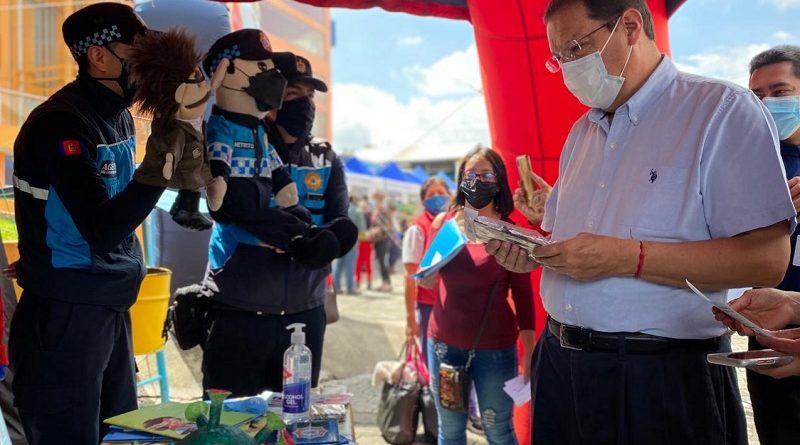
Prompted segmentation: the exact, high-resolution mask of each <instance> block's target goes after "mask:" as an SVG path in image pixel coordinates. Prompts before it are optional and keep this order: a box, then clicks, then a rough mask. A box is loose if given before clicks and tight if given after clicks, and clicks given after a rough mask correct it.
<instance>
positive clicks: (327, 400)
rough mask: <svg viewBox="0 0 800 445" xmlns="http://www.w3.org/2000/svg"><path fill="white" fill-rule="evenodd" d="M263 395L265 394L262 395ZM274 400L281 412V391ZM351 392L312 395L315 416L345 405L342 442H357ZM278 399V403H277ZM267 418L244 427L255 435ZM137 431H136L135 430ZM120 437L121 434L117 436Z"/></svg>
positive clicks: (104, 444)
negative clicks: (343, 440)
mask: <svg viewBox="0 0 800 445" xmlns="http://www.w3.org/2000/svg"><path fill="white" fill-rule="evenodd" d="M262 396H263V395H262ZM271 397H272V398H273V400H270V402H269V411H271V412H275V413H276V414H280V412H281V406H280V404H279V401H280V393H273V395H272V396H271ZM350 397H352V396H351V395H350V394H325V395H314V396H312V407H313V408H312V412H314V410H316V413H317V414H316V415H315V418H317V417H319V416H320V415H322V414H320V413H325V412H326V411H327V410H328V408H330V407H331V406H336V405H338V406H339V413H341V406H344V416H343V417H340V420H339V436H340V437H341V438H342V439H347V442H339V443H340V444H342V445H343V444H345V443H347V444H350V445H352V444H355V427H354V425H353V409H352V406H351V404H350ZM276 400H277V401H278V403H276ZM345 400H346V403H341V404H339V403H332V402H339V401H345ZM160 406H167V405H160ZM184 420H185V419H184ZM265 422H266V421H265V418H264V417H263V416H261V417H257V418H255V419H253V420H251V421H249V422H245V424H243V429H245V431H246V432H247V433H248V434H251V435H255V434H256V433H257V432H259V431H260V430H261V429H262V428H263V427H264V424H265ZM134 433H135V432H134ZM117 437H119V436H117ZM104 440H106V441H104V442H102V443H101V445H113V444H148V445H149V444H155V445H158V444H174V443H176V442H177V440H173V439H170V438H167V437H164V438H163V440H162V438H155V440H153V439H148V440H114V439H113V438H112V436H111V435H107V436H106V437H105V438H104Z"/></svg>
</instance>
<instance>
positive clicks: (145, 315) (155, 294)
mask: <svg viewBox="0 0 800 445" xmlns="http://www.w3.org/2000/svg"><path fill="white" fill-rule="evenodd" d="M171 277H172V271H170V270H169V269H166V268H162V267H151V268H148V269H147V275H146V276H145V277H144V281H142V287H141V288H140V289H139V295H138V297H137V298H136V303H134V304H133V306H131V332H132V337H133V354H134V355H147V354H153V353H155V355H156V368H157V370H158V374H157V375H155V376H152V377H149V378H146V379H144V380H142V381H140V382H139V383H137V384H136V386H137V387H140V386H144V385H149V384H151V383H156V382H158V383H159V386H160V387H161V402H162V403H166V402H169V380H168V379H167V363H166V360H165V358H164V344H165V343H166V340H165V339H164V337H163V336H162V332H163V329H164V320H166V318H167V309H168V308H169V297H170V278H171Z"/></svg>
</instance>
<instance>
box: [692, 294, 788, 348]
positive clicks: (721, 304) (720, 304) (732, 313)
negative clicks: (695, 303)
mask: <svg viewBox="0 0 800 445" xmlns="http://www.w3.org/2000/svg"><path fill="white" fill-rule="evenodd" d="M686 284H688V285H689V289H691V290H692V292H694V293H695V294H697V296H698V297H700V298H702V299H704V300H706V301H707V302H709V303H710V304H711V305H713V306H714V307H716V308H717V309H719V310H721V311H722V312H724V313H725V315H727V316H729V317H731V318H733V319H734V320H736V321H738V322H739V323H741V324H743V325H744V326H747V327H748V328H750V329H752V330H753V332H755V333H756V334H758V335H764V336H767V337H773V336H774V334H773V333H772V332H771V331H768V330H766V329H764V328H762V327H761V326H759V325H757V324H755V323H753V322H752V321H750V320H748V319H747V317H745V316H744V315H742V314H740V313H738V312H736V310H735V309H733V308H732V307H731V306H730V305H729V304H728V303H726V302H725V301H714V300H712V299H710V298H708V297H707V296H705V294H703V293H702V292H700V290H699V289H697V288H696V287H694V285H693V284H692V283H690V282H689V280H686Z"/></svg>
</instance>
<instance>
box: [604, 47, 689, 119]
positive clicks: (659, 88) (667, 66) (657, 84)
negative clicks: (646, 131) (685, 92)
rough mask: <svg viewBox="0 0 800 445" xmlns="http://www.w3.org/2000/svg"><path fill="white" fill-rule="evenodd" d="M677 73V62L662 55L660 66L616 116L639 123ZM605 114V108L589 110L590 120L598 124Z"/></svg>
mask: <svg viewBox="0 0 800 445" xmlns="http://www.w3.org/2000/svg"><path fill="white" fill-rule="evenodd" d="M677 75H678V69H677V68H675V64H673V63H672V60H670V59H669V57H667V56H666V55H662V56H661V61H660V62H659V63H658V66H656V69H655V71H653V73H652V74H650V77H649V78H648V79H647V80H646V81H645V83H644V84H643V85H642V86H641V87H640V88H639V90H638V91H636V92H635V93H634V94H633V96H631V98H630V99H628V101H627V102H625V103H624V104H622V105H621V106H620V107H619V108H617V111H616V113H615V117H616V118H617V119H619V118H620V117H621V116H623V115H625V116H627V117H628V119H629V120H630V121H631V123H633V124H634V125H638V124H639V120H640V119H641V115H642V113H643V112H644V111H646V110H647V107H648V106H649V105H650V104H652V103H653V102H654V101H655V100H656V99H657V98H658V97H659V96H660V95H661V93H663V92H664V90H666V89H667V86H668V85H669V84H670V83H671V82H672V81H673V80H674V79H675V77H676V76H677ZM605 115H606V112H605V110H602V109H600V108H592V109H591V110H590V111H589V116H588V118H589V121H590V122H592V123H595V124H596V123H598V122H600V121H601V120H602V119H603V118H604V117H605Z"/></svg>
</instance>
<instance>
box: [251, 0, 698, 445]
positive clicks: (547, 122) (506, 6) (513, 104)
mask: <svg viewBox="0 0 800 445" xmlns="http://www.w3.org/2000/svg"><path fill="white" fill-rule="evenodd" d="M238 1H252V0H238ZM298 1H300V2H301V3H308V4H311V5H316V6H327V7H345V8H358V9H363V8H371V7H380V8H383V9H385V10H387V11H397V12H407V13H411V14H416V15H426V16H436V17H443V18H451V19H464V20H469V21H471V22H472V24H473V26H474V28H475V41H476V43H477V47H478V55H479V57H480V65H481V77H482V79H483V86H484V88H483V91H484V95H485V99H486V107H487V110H488V116H489V128H490V130H491V134H492V147H493V148H494V149H495V150H498V151H499V152H500V153H501V154H502V156H503V159H504V160H505V162H506V165H507V166H509V167H510V168H509V174H510V180H511V184H512V186H513V185H514V184H516V182H517V173H516V168H514V167H513V166H515V165H516V164H515V158H516V157H517V156H518V155H521V154H528V155H530V157H531V162H532V166H533V169H534V170H535V171H536V172H538V173H539V174H540V175H542V176H544V178H545V179H547V180H548V181H550V182H551V183H552V182H553V181H555V180H556V176H557V175H558V158H559V155H560V154H561V149H562V145H563V143H564V140H565V139H566V136H567V133H568V132H569V129H570V127H571V126H572V123H573V122H575V120H576V119H577V118H578V117H579V116H580V115H581V114H583V113H584V112H585V111H586V108H585V107H584V106H583V105H581V104H580V103H579V102H578V101H577V100H576V99H575V98H574V97H573V96H572V95H571V94H570V93H569V91H567V89H566V87H565V86H564V84H563V81H562V77H561V75H560V74H551V73H550V72H549V71H547V70H546V69H545V67H544V62H545V60H546V59H547V58H548V57H549V56H550V49H549V47H548V44H547V35H546V33H545V26H544V21H543V20H542V17H543V16H544V9H545V7H546V6H547V4H548V3H549V2H548V0H298ZM685 2H686V0H648V4H649V6H650V10H651V11H652V13H653V20H654V22H655V28H656V38H657V43H658V46H659V48H661V50H662V51H663V52H669V32H668V25H667V21H668V19H669V17H670V16H671V15H672V13H673V12H675V10H676V9H678V7H679V6H680V5H682V4H683V3H685ZM532 280H533V283H534V287H535V289H536V290H537V293H538V287H539V286H538V284H539V276H538V273H537V274H534V276H532ZM536 309H537V320H536V321H537V326H538V327H539V330H540V329H541V327H542V326H543V325H544V317H545V314H544V309H543V308H542V306H541V301H540V300H539V299H537V300H536ZM529 415H530V414H529V411H527V412H525V411H522V412H517V413H516V414H515V428H516V430H517V436H518V437H519V439H520V443H521V444H526V443H530V423H529V422H528V420H529Z"/></svg>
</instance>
